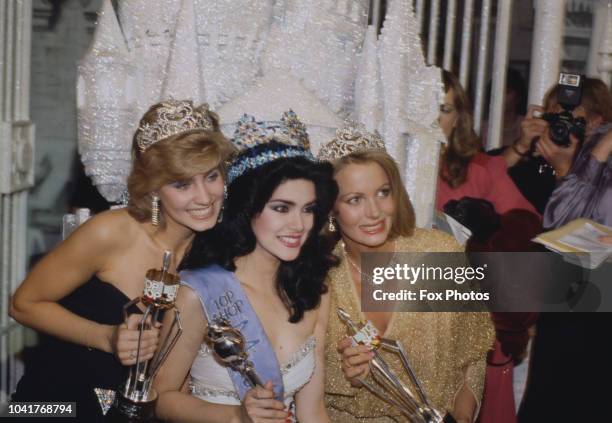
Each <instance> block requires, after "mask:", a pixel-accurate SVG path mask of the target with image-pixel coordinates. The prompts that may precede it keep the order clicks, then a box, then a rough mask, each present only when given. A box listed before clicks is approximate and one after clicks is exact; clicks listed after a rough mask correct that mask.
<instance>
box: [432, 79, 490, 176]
mask: <svg viewBox="0 0 612 423" xmlns="http://www.w3.org/2000/svg"><path fill="white" fill-rule="evenodd" d="M442 81H443V82H444V92H445V93H448V92H449V91H450V90H452V91H453V103H455V110H456V111H457V122H456V124H455V127H454V128H453V132H452V133H451V136H450V138H449V139H448V140H447V141H448V144H447V146H446V150H445V151H444V152H443V153H442V158H441V162H440V178H442V180H443V181H445V182H446V183H448V184H449V185H450V186H451V188H456V187H458V186H459V185H461V184H463V183H464V182H465V179H466V177H467V170H468V165H469V164H470V161H472V159H473V158H474V156H475V155H476V154H477V153H478V152H479V151H481V150H482V143H481V142H480V139H479V138H478V136H477V135H476V133H475V132H474V118H473V117H472V104H471V102H470V99H469V98H468V96H467V94H466V93H465V91H464V90H463V87H461V84H460V83H459V81H458V80H457V78H456V77H455V76H454V75H453V74H451V73H450V72H448V71H446V70H444V71H442Z"/></svg>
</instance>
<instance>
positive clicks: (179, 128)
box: [136, 100, 214, 153]
mask: <svg viewBox="0 0 612 423" xmlns="http://www.w3.org/2000/svg"><path fill="white" fill-rule="evenodd" d="M211 113H212V112H211V111H210V109H209V108H208V104H206V103H204V104H202V105H200V106H198V107H194V106H193V102H192V101H191V100H167V101H164V102H162V103H160V106H159V108H158V109H157V119H155V122H153V123H149V122H141V123H140V126H139V127H138V129H137V131H136V132H137V134H136V144H137V145H138V149H139V150H140V152H141V153H142V152H144V151H145V150H146V149H147V148H149V147H151V146H152V145H153V144H155V143H156V142H159V141H161V140H164V139H166V138H168V137H171V136H173V135H177V134H180V133H183V132H188V131H193V130H195V129H204V130H208V131H213V130H214V123H213V122H214V120H213V117H212V115H211Z"/></svg>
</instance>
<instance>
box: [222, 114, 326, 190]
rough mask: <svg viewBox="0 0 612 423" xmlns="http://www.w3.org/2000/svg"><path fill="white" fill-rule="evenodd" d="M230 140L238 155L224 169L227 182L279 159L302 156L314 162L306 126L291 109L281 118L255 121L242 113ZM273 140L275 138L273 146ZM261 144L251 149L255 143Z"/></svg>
mask: <svg viewBox="0 0 612 423" xmlns="http://www.w3.org/2000/svg"><path fill="white" fill-rule="evenodd" d="M231 141H232V143H233V144H234V145H235V146H236V147H237V148H238V151H239V154H238V156H236V157H235V158H234V160H233V161H232V162H231V163H230V165H229V166H228V170H227V184H228V185H229V184H231V183H232V182H233V181H234V180H235V179H236V178H238V177H239V176H241V175H242V174H243V173H245V172H247V171H249V170H252V169H256V168H258V167H260V166H263V165H265V164H266V163H270V162H272V161H274V160H277V159H281V158H291V157H304V158H306V159H308V160H312V161H314V157H313V156H312V153H311V152H310V142H309V140H308V133H307V132H306V125H304V124H303V123H302V122H300V120H299V119H298V117H297V115H296V114H295V113H294V112H293V110H289V111H287V112H285V113H283V116H282V118H281V120H280V121H277V122H264V121H257V120H255V118H254V117H253V116H250V115H247V114H245V115H243V116H242V118H240V120H239V121H238V122H237V124H236V129H235V131H234V136H233V138H232V140H231ZM272 141H276V143H275V144H274V145H272V144H271V142H272ZM262 145H263V146H268V148H265V147H261V148H260V149H257V150H254V149H253V148H254V147H257V146H262Z"/></svg>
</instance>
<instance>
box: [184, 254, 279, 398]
mask: <svg viewBox="0 0 612 423" xmlns="http://www.w3.org/2000/svg"><path fill="white" fill-rule="evenodd" d="M180 276H181V281H182V283H183V284H184V285H187V286H189V287H190V288H192V289H193V290H194V291H196V292H197V293H198V296H199V297H200V301H201V302H202V307H203V308H204V314H205V315H206V318H207V319H208V320H209V321H210V320H214V319H216V318H218V317H223V318H225V319H227V320H228V321H229V322H230V323H231V325H232V326H233V327H234V328H236V329H238V330H239V331H240V332H241V333H242V335H243V336H244V338H245V339H246V351H247V353H248V355H249V360H250V361H252V362H253V366H254V367H255V370H256V371H257V374H258V375H259V377H260V378H261V380H262V381H263V382H264V383H266V382H267V381H268V380H271V381H272V383H273V384H274V393H275V394H276V399H278V400H279V401H283V399H284V389H285V388H284V385H283V376H282V374H281V371H280V365H279V363H278V360H277V358H276V354H275V353H274V349H273V348H272V344H270V340H269V339H268V336H267V335H266V332H265V331H264V328H263V326H262V324H261V322H260V321H259V318H258V317H257V314H255V311H254V310H253V307H251V303H250V302H249V299H248V298H247V296H246V294H245V293H244V291H243V289H242V287H241V286H240V282H239V281H238V280H237V279H236V277H235V276H234V274H233V273H232V272H230V271H228V270H225V269H224V268H222V267H221V266H218V265H212V266H208V267H205V268H199V269H190V270H183V271H182V272H181V273H180ZM227 371H228V373H229V376H230V378H231V379H232V382H233V383H234V387H235V388H236V391H237V392H238V396H239V397H240V400H241V401H242V400H243V399H244V396H245V395H246V393H247V391H248V390H249V389H251V386H250V384H249V382H248V381H247V379H246V378H245V377H244V376H242V374H240V372H237V371H235V370H232V369H231V368H230V367H227Z"/></svg>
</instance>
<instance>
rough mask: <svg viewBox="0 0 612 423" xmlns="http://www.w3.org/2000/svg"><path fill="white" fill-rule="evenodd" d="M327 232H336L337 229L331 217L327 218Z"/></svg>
mask: <svg viewBox="0 0 612 423" xmlns="http://www.w3.org/2000/svg"><path fill="white" fill-rule="evenodd" d="M327 230H329V231H330V232H336V231H337V230H338V228H336V224H335V221H334V218H333V217H331V216H329V217H328V224H327Z"/></svg>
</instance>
